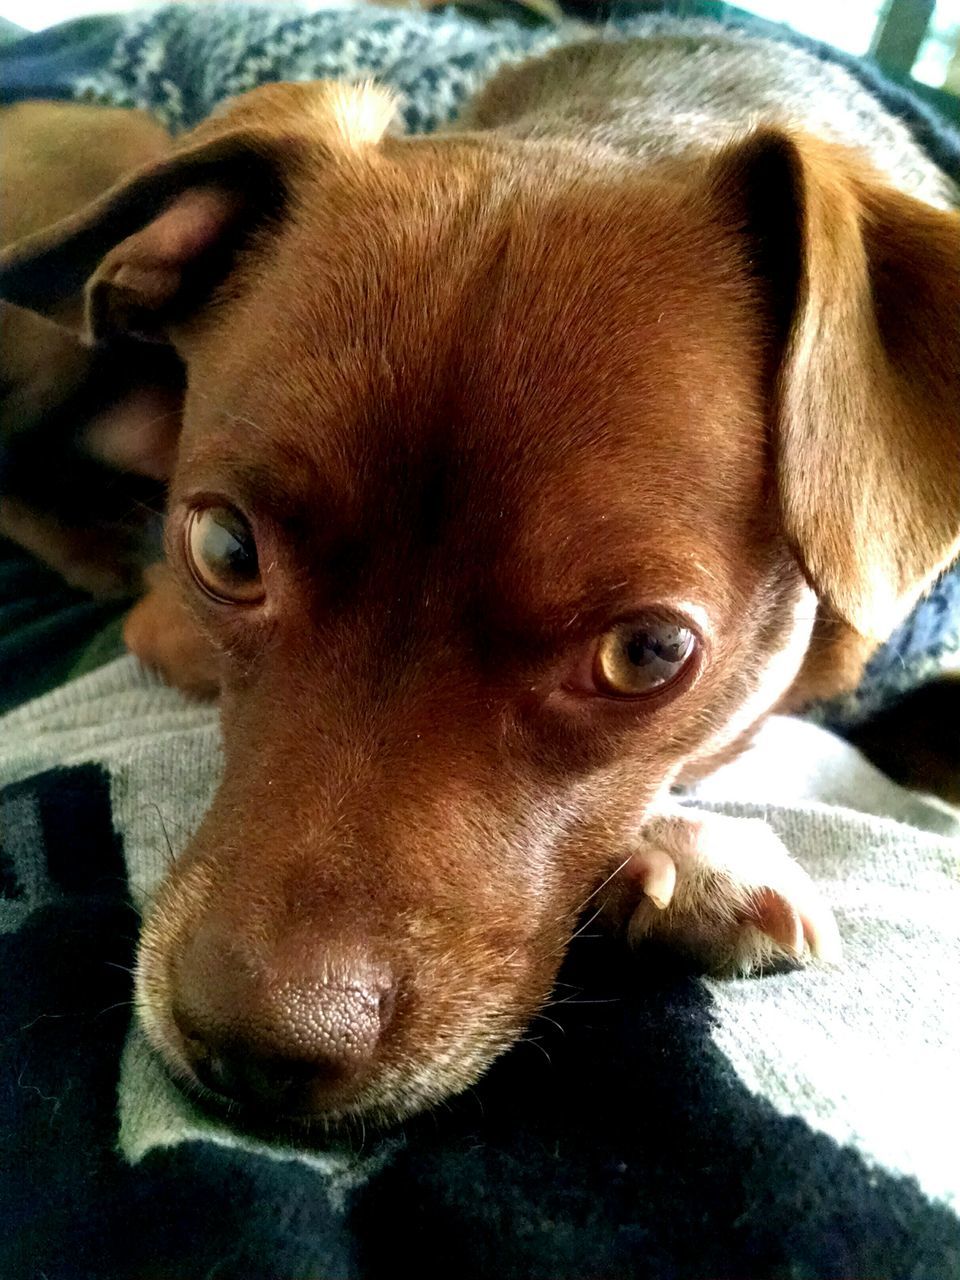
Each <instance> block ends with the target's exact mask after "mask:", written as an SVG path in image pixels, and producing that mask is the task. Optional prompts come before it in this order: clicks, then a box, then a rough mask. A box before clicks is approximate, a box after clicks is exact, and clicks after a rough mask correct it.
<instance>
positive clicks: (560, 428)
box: [2, 42, 960, 1118]
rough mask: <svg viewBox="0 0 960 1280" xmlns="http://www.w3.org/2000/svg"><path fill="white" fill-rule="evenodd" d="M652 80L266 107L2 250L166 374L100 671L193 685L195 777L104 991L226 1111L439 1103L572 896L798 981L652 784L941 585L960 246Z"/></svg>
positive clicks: (823, 679) (317, 94)
mask: <svg viewBox="0 0 960 1280" xmlns="http://www.w3.org/2000/svg"><path fill="white" fill-rule="evenodd" d="M668 52H669V51H668ZM681 53H682V51H679V52H678V51H677V50H673V52H672V54H671V55H670V56H676V57H679V56H680V54H681ZM647 56H648V50H647V49H646V48H645V47H644V42H629V43H625V44H620V45H617V44H612V43H610V44H607V43H602V42H598V43H596V44H585V45H583V46H581V47H579V48H571V49H566V50H564V51H561V52H559V53H557V54H554V55H552V56H551V57H549V58H547V59H544V60H543V61H542V62H536V63H531V64H529V65H527V66H525V67H521V68H519V69H517V70H514V71H510V72H508V73H505V74H503V75H501V76H500V77H498V79H497V81H496V82H495V83H494V85H493V86H492V87H491V88H490V89H489V90H488V92H487V93H486V94H485V95H484V96H483V97H482V98H481V99H480V101H479V102H477V103H476V104H475V105H474V108H473V110H472V113H471V115H470V117H469V118H468V119H467V120H465V122H464V124H463V126H462V129H461V130H459V131H451V132H449V133H447V134H445V135H442V136H435V137H431V138H421V139H416V138H410V139H407V138H400V137H395V136H391V134H390V132H389V125H390V119H391V103H390V101H389V100H388V98H387V97H386V96H385V95H384V94H383V93H381V92H379V91H377V90H375V89H373V88H369V87H353V88H348V87H342V86H331V85H322V84H321V85H275V86H270V87H267V88H263V89H260V90H257V91H255V92H254V93H252V94H250V95H248V96H246V97H244V98H242V99H240V100H238V101H237V102H236V103H234V104H233V105H232V106H231V107H230V108H229V109H228V110H227V111H226V112H224V113H223V114H221V115H219V116H218V117H217V118H216V119H213V120H210V121H208V122H207V123H205V124H204V125H203V126H201V127H200V128H199V129H197V130H196V131H195V132H194V133H193V134H192V135H190V136H189V137H187V138H185V139H184V140H183V141H182V142H181V143H180V144H179V145H178V147H177V150H176V154H175V155H173V156H172V157H171V158H170V159H168V160H166V161H162V162H161V163H159V164H156V165H154V166H152V167H149V168H146V169H143V170H141V171H140V172H139V173H137V174H135V175H134V176H133V177H132V178H130V179H129V180H128V181H127V182H126V183H124V184H123V185H121V186H120V187H118V188H117V189H115V190H114V191H113V192H111V193H110V194H109V195H107V196H105V197H103V198H102V199H100V200H99V201H97V202H95V203H94V204H93V205H92V206H90V207H89V208H87V209H86V210H84V211H83V212H82V213H80V214H78V215H76V216H74V217H72V218H70V219H68V220H66V221H65V222H62V223H61V224H60V225H59V226H58V227H57V228H55V229H53V230H52V231H50V232H48V233H45V234H43V235H40V236H38V237H34V238H33V239H32V240H30V241H28V242H26V243H24V244H21V245H20V246H19V247H18V249H17V251H16V252H14V253H13V254H11V255H8V257H7V258H6V260H5V263H4V265H3V273H2V276H3V288H4V291H5V294H6V296H7V297H9V298H11V299H12V300H13V301H14V302H17V303H20V304H22V305H25V306H31V307H34V308H38V309H41V310H50V309H52V308H54V307H56V306H58V305H60V304H61V302H62V299H63V297H64V296H65V295H66V294H68V293H69V292H70V291H71V290H72V289H73V288H74V287H75V286H76V284H78V283H79V282H80V281H81V280H84V279H86V278H87V277H89V283H88V285H87V320H86V324H87V330H88V334H89V335H90V336H91V337H92V338H95V339H102V338H104V337H108V336H110V335H115V334H117V333H124V334H127V333H131V332H132V333H136V334H139V335H142V336H145V337H149V338H157V337H161V336H167V337H169V338H170V340H171V341H172V342H173V343H174V344H175V346H176V348H177V350H178V351H179V352H180V354H181V355H182V357H183V359H184V361H185V362H186V366H187V369H188V377H189V389H188V394H187V402H186V410H185V417H184V426H183V433H182V437H181V441H180V447H179V452H178V457H177V462H176V467H175V470H174V473H173V476H172V478H171V487H170V503H169V517H168V523H167V568H166V570H165V571H164V576H163V577H162V578H159V579H157V580H156V581H155V585H154V590H153V591H152V592H151V594H150V595H148V596H147V597H146V598H145V600H144V601H143V602H142V604H141V605H140V606H139V607H138V609H137V610H136V611H135V613H134V614H133V615H132V617H131V620H130V624H129V627H128V639H129V642H130V644H131V647H132V648H133V649H134V651H135V652H137V653H139V654H140V655H141V657H143V659H144V660H145V661H147V662H150V663H153V664H155V665H157V666H159V667H160V668H161V669H162V670H163V671H164V672H165V674H166V675H167V676H168V678H169V679H170V680H171V681H172V682H173V683H182V684H185V685H186V686H187V687H190V688H192V689H198V688H203V687H205V686H210V687H211V688H213V687H216V688H219V690H220V693H221V706H222V723H223V735H224V750H225V776H224V779H223V782H222V785H221V787H220V790H219V792H218V794H217V796H216V799H215V801H214V804H213V806H212V808H211V810H210V812H209V813H208V815H207V817H206V819H205V820H204V822H203V824H202V825H201V827H200V829H199V831H198V832H197V833H196V835H195V837H194V838H193V840H192V842H191V844H190V846H189V848H188V850H187V851H186V853H185V854H184V856H183V857H182V858H181V859H180V860H179V861H178V862H177V864H176V865H175V866H174V867H173V868H172V870H171V872H170V875H169V878H168V880H167V882H166V884H165V885H164V887H163V889H162V891H161V893H160V894H159V896H158V898H157V900H156V902H155V904H154V906H153V909H152V911H151V912H150V914H149V916H148V919H147V920H146V924H145V930H144V935H143V940H142V945H141V951H140V958H139V965H138V975H137V991H138V1002H139V1009H140V1012H141V1015H142V1017H143V1020H144V1023H145V1025H146V1027H147V1030H148V1033H149V1035H150V1037H151V1039H152V1041H153V1043H154V1044H155V1046H156V1047H157V1049H158V1050H159V1051H160V1053H161V1054H162V1055H163V1056H164V1058H165V1059H166V1060H167V1062H168V1063H169V1064H170V1066H171V1067H172V1069H173V1070H174V1071H175V1072H178V1073H180V1074H182V1075H184V1076H185V1077H189V1078H190V1079H192V1080H194V1081H195V1082H196V1081H199V1082H201V1083H202V1084H204V1085H206V1086H208V1087H209V1088H210V1089H211V1090H213V1091H214V1092H215V1093H216V1094H218V1095H221V1096H225V1097H227V1098H229V1099H231V1100H234V1101H238V1102H241V1103H244V1104H247V1105H249V1106H251V1107H259V1108H260V1109H261V1110H263V1111H265V1112H266V1113H267V1114H268V1115H273V1116H290V1115H297V1116H302V1117H308V1118H338V1117H343V1116H347V1115H351V1114H357V1113H361V1112H362V1113H365V1114H372V1115H377V1116H380V1117H382V1118H392V1117H396V1116H398V1115H403V1114H406V1113H408V1112H410V1111H412V1110H414V1109H416V1108H418V1107H421V1106H423V1105H425V1104H427V1103H429V1102H430V1101H432V1100H434V1099H437V1098H439V1097H442V1096H443V1095H444V1094H446V1093H448V1092H450V1091H452V1090H455V1089H457V1088H461V1087H463V1086H464V1085H466V1084H467V1083H468V1082H470V1081H471V1080H472V1079H474V1078H475V1077H476V1076H477V1074H478V1073H479V1072H480V1071H481V1070H482V1068H483V1067H484V1066H485V1065H486V1064H487V1063H489V1062H490V1060H491V1059H492V1058H493V1057H494V1056H495V1055H496V1054H497V1053H499V1052H500V1051H501V1050H502V1049H503V1048H504V1047H505V1046H506V1045H508V1044H509V1043H510V1042H511V1041H512V1040H513V1039H514V1038H515V1037H516V1035H517V1034H518V1032H519V1031H520V1029H521V1028H522V1027H523V1026H524V1025H525V1023H526V1021H527V1020H528V1019H529V1017H530V1016H531V1015H532V1013H533V1012H534V1011H535V1010H536V1008H537V1007H538V1005H539V1004H540V1003H541V1002H542V1001H543V1000H544V998H545V997H546V995H547V994H548V992H549V990H550V988H551V985H552V983H553V980H554V977H555V974H556V970H557V967H558V964H559V961H560V958H561V955H562V952H563V950H564V948H565V946H566V943H567V941H568V939H569V937H570V934H571V931H572V929H573V927H574V924H575V921H576V920H577V918H578V916H579V914H580V913H581V911H582V910H583V909H584V907H585V906H587V905H588V904H589V906H590V907H591V909H593V908H600V907H602V908H603V909H604V910H605V911H606V913H607V915H608V917H609V919H610V920H611V922H612V923H614V924H616V923H618V922H619V923H627V922H629V929H630V933H631V934H632V936H634V937H646V936H650V935H657V936H660V937H663V938H666V939H668V940H671V941H673V942H675V943H676V944H677V945H680V946H684V947H686V948H687V949H688V950H691V951H692V952H693V953H694V954H696V955H697V956H698V957H700V959H701V960H702V961H703V962H704V964H705V965H706V966H707V967H709V968H710V969H712V970H714V971H717V972H732V971H740V972H746V971H750V970H752V969H755V968H757V967H759V966H761V965H762V964H764V963H765V962H766V961H768V960H770V959H772V958H776V957H777V956H783V955H787V956H790V957H794V958H800V957H804V956H809V955H814V956H816V955H820V956H824V957H827V958H829V957H831V956H834V955H836V953H837V947H838V942H837V934H836V929H835V926H834V923H833V919H832V916H831V913H830V911H829V909H828V908H827V907H826V905H825V904H824V903H823V902H822V901H821V900H820V899H819V897H818V894H817V892H816V891H815V889H814V887H813V885H812V884H811V882H810V881H809V880H808V879H807V877H806V876H805V874H804V873H803V872H802V871H801V870H800V868H799V867H797V866H796V864H795V863H793V862H792V861H791V859H790V858H789V856H788V855H787V853H786V851H785V849H784V848H783V846H782V845H781V844H780V843H779V842H778V840H777V839H776V837H775V836H774V835H773V834H772V833H771V832H770V831H769V830H768V829H767V828H766V827H765V826H764V825H763V824H761V823H755V822H741V821H735V820H733V819H730V818H723V817H717V816H715V815H708V814H701V813H696V812H693V811H690V810H684V811H679V810H674V809H672V808H671V806H670V802H669V791H670V788H671V786H673V785H674V784H676V783H679V782H683V781H688V780H691V779H694V778H696V777H697V776H699V775H701V774H703V773H704V772H706V771H708V770H709V769H710V768H711V767H712V766H713V765H714V764H715V763H716V762H718V761H719V760H721V759H723V758H725V757H727V756H729V755H730V754H731V753H732V752H734V751H736V750H737V749H738V748H739V746H740V745H741V744H743V742H744V741H745V740H746V738H747V737H748V735H749V734H750V733H751V732H752V731H753V729H754V728H755V727H756V725H757V724H758V723H759V722H760V720H761V719H762V718H763V717H764V716H765V715H767V713H769V712H770V711H771V710H772V709H774V708H779V709H789V708H791V707H793V706H797V705H800V704H801V703H803V702H805V701H807V700H809V699H810V698H811V697H813V696H822V695H826V694H829V693H833V692H836V691H839V690H840V689H843V688H848V687H850V686H851V685H853V684H855V683H856V681H857V679H858V676H859V674H860V671H861V669H862V666H863V662H864V660H865V658H866V657H867V656H868V654H869V653H870V651H871V649H872V648H873V647H874V646H875V644H876V642H877V639H878V638H879V637H882V636H883V635H885V634H886V633H887V632H888V631H889V629H890V628H891V627H892V626H893V625H894V623H895V622H896V621H897V620H898V619H899V618H900V617H901V616H902V615H903V614H904V613H905V611H906V610H908V609H909V607H910V605H911V604H912V602H913V601H914V600H915V599H916V598H917V596H918V595H919V593H920V592H922V591H923V590H924V588H925V587H926V585H927V584H929V583H930V582H931V580H932V579H933V577H934V575H936V574H937V572H938V571H939V570H940V569H941V568H942V567H943V566H945V565H946V564H948V563H949V562H950V561H951V560H952V559H953V557H955V555H956V554H957V550H958V546H960V501H958V494H960V417H958V413H960V410H958V406H960V217H958V215H957V214H956V213H955V212H949V211H948V210H947V209H946V207H945V206H946V204H947V201H948V199H949V192H948V190H947V186H946V184H945V183H943V182H942V181H941V180H940V179H939V178H938V177H937V176H936V175H935V174H933V173H924V174H922V175H921V177H920V178H917V179H916V180H915V181H913V183H912V188H911V189H912V190H914V191H919V192H920V193H921V194H922V195H923V196H924V197H925V199H924V200H923V201H921V200H920V199H917V198H915V197H914V196H912V195H908V194H905V193H904V192H903V191H901V190H898V189H896V187H895V186H894V185H893V183H894V180H895V179H896V175H895V174H891V173H889V172H888V174H887V175H886V176H885V177H881V176H879V175H878V174H877V173H876V172H875V171H874V169H873V168H872V167H871V164H870V163H869V162H867V161H866V160H865V159H864V158H863V157H862V156H860V155H858V154H856V153H854V152H851V151H848V150H844V149H843V148H842V147H840V146H838V145H837V144H836V139H835V138H832V137H831V138H828V140H827V141H824V140H823V139H822V138H820V137H815V136H812V135H811V134H808V133H805V132H803V131H798V130H797V128H796V127H795V125H791V126H790V127H786V126H784V125H783V124H782V122H781V121H780V120H779V118H778V117H777V115H776V112H774V111H772V109H764V110H761V109H760V108H759V107H758V106H757V105H756V104H750V103H748V105H747V108H746V109H745V110H744V111H743V113H742V114H741V115H740V117H739V119H732V118H731V116H730V115H729V114H724V113H723V112H721V111H720V110H719V109H718V108H715V105H714V99H713V98H711V97H710V88H709V86H707V87H705V88H704V87H701V86H689V85H688V90H687V92H688V93H689V95H690V96H691V100H692V101H693V102H694V103H695V104H696V103H698V102H699V103H700V106H699V107H698V111H699V114H696V113H694V112H693V111H692V108H691V110H690V112H688V114H687V115H683V113H682V112H681V110H680V108H679V107H677V106H676V104H675V103H674V102H673V100H672V99H670V96H669V94H666V100H667V102H668V115H667V118H666V123H664V119H661V118H660V117H658V115H657V112H656V110H655V109H654V106H653V105H652V104H653V103H655V101H656V100H657V95H658V94H660V93H666V90H665V87H664V86H665V84H667V82H666V81H662V77H663V76H664V75H667V72H664V71H663V66H664V56H665V55H664V54H663V51H662V50H661V51H660V61H659V62H656V63H655V64H653V63H650V64H648V62H647V61H646V59H647ZM780 56H781V55H780V54H779V53H777V54H775V55H774V58H775V59H776V58H779V57H780ZM797 56H798V57H799V56H800V55H797ZM804 56H805V55H804ZM667 61H669V58H668V59H667ZM809 61H810V62H811V65H813V60H809ZM777 65H779V64H778V63H777V62H776V61H774V62H773V63H771V66H772V67H774V68H775V67H776V66H777ZM707 73H709V67H708V66H707V65H706V64H703V65H700V66H699V67H698V76H703V75H705V74H707ZM669 74H670V75H671V76H673V79H671V80H669V84H670V85H673V84H674V83H675V81H676V68H675V67H674V68H673V70H672V71H670V72H669ZM770 74H771V75H772V76H774V78H775V77H776V75H777V74H778V73H777V72H776V70H775V69H774V70H771V72H770ZM811 74H813V72H812V71H811ZM658 75H660V76H661V80H658V78H657V77H658ZM680 79H681V80H682V79H683V75H682V68H681V75H680ZM687 80H688V81H689V77H687ZM727 82H729V75H728V76H727ZM774 82H775V83H776V81H774ZM717 83H719V81H718V82H717ZM789 92H790V90H789V86H787V85H785V86H784V88H783V97H784V99H785V100H786V99H787V98H788V97H789ZM698 93H702V95H703V101H701V99H700V98H698V96H697V95H698ZM711 111H714V112H715V118H714V116H711V114H710V112H711ZM745 119H749V120H750V121H751V124H750V127H745V126H744V125H743V124H742V123H741V122H742V120H745ZM682 120H685V121H686V126H685V127H682V126H681V124H680V123H679V122H680V121H682ZM705 122H706V123H705ZM910 163H918V162H917V161H916V157H915V156H913V155H912V153H911V160H910ZM905 185H910V183H906V184H905ZM938 203H939V204H940V205H941V206H942V207H935V206H936V205H937V204H938ZM174 632H175V633H176V634H175V638H174V640H173V641H172V642H171V637H172V636H173V635H174ZM618 873H619V874H618Z"/></svg>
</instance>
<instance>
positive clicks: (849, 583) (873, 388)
mask: <svg viewBox="0 0 960 1280" xmlns="http://www.w3.org/2000/svg"><path fill="white" fill-rule="evenodd" d="M713 196H714V198H715V199H716V200H718V201H719V202H720V206H721V208H723V209H725V210H726V211H728V212H732V211H734V210H736V211H737V214H736V216H737V217H738V218H739V224H740V229H741V231H742V232H744V233H745V234H746V235H747V236H748V237H749V241H750V248H749V255H750V262H751V265H752V269H753V271H754V272H755V274H756V275H757V277H758V283H759V287H760V289H761V290H762V291H764V290H765V291H766V293H767V296H768V298H769V300H770V303H771V317H772V323H773V325H774V328H775V329H777V330H778V331H779V332H778V334H777V341H778V343H779V344H780V347H779V349H780V353H781V356H780V363H779V373H778V376H777V379H776V390H775V398H776V421H775V442H774V443H775V449H776V466H777V481H778V488H779V496H780V504H781V508H782V513H783V520H784V525H785V529H786V533H787V536H788V538H789V539H790V541H791V542H792V544H793V546H794V548H795V550H796V552H797V554H798V556H799V558H800V561H801V563H802V564H803V566H804V568H805V570H806V573H807V575H808V576H809V578H810V580H811V582H812V584H813V585H814V587H815V588H816V590H817V592H818V594H819V596H820V597H821V599H822V600H823V601H824V603H825V604H826V605H827V606H828V607H829V608H830V609H831V610H832V611H833V613H834V614H835V615H838V616H839V617H841V618H842V619H843V620H844V621H846V622H848V623H849V624H850V625H852V626H853V627H855V628H856V629H857V630H858V631H859V632H861V634H863V635H866V636H870V637H874V638H885V637H886V636H887V635H888V634H889V633H890V631H891V630H892V629H893V628H894V627H895V626H896V625H897V623H898V622H899V621H900V620H901V618H902V617H903V615H904V614H905V613H906V612H907V611H908V610H909V608H910V607H911V606H912V604H913V603H914V601H915V600H916V599H917V597H918V596H919V595H920V594H921V593H922V592H923V591H924V590H925V589H926V587H928V586H929V584H930V583H931V582H932V581H933V579H934V578H935V577H936V576H937V574H938V573H940V572H941V571H942V570H943V569H945V568H946V567H947V566H948V565H949V564H950V563H951V562H952V561H953V560H954V559H955V558H956V556H957V554H958V552H960V213H954V212H945V211H942V210H940V209H936V208H934V207H932V206H930V205H927V204H924V203H921V202H920V201H919V200H916V199H913V198H912V197H910V196H906V195H903V194H901V193H900V192H898V191H896V190H894V189H893V188H891V187H890V186H888V185H886V184H885V183H884V182H883V181H882V180H881V179H880V178H879V177H877V176H876V175H875V173H874V172H873V171H872V170H870V169H869V167H868V166H867V165H866V164H865V163H864V162H863V161H861V160H860V159H859V158H858V157H857V156H856V155H855V154H854V153H851V152H847V151H845V150H844V149H841V148H839V147H835V146H832V145H830V144H825V143H822V142H819V141H817V140H815V139H813V138H807V137H803V136H796V137H794V136H791V135H788V134H786V133H782V132H779V131H774V130H763V131H760V132H759V133H758V134H756V135H754V136H753V137H752V138H751V139H749V140H748V141H747V142H746V143H744V144H741V145H738V146H734V147H732V148H730V149H729V150H727V151H726V152H725V153H723V154H722V155H721V156H720V158H719V159H718V161H717V167H716V169H715V171H714V175H713Z"/></svg>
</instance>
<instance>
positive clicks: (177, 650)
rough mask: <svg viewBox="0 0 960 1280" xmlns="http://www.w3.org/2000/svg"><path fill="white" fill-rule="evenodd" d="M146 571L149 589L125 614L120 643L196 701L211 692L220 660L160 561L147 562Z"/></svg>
mask: <svg viewBox="0 0 960 1280" xmlns="http://www.w3.org/2000/svg"><path fill="white" fill-rule="evenodd" d="M145 577H146V581H147V585H148V587H149V590H148V592H147V594H146V595H145V596H144V597H143V599H142V600H139V601H138V602H137V604H136V605H134V607H133V609H132V610H131V611H130V613H128V614H127V616H126V618H125V620H124V624H123V640H124V643H125V644H126V646H127V648H128V649H129V650H130V652H131V653H133V654H135V655H136V656H137V657H138V658H139V659H140V661H141V662H142V663H143V665H144V666H145V667H148V668H149V669H150V670H151V671H154V672H156V673H157V675H159V676H160V677H161V679H162V680H164V681H166V683H167V684H169V685H172V686H173V687H174V688H175V689H179V690H180V691H181V692H182V693H186V694H188V695H189V696H190V697H191V698H197V699H200V700H201V701H209V700H211V699H213V698H216V697H217V695H218V693H219V692H220V676H219V666H218V663H217V657H216V654H215V652H214V651H213V649H212V648H211V646H210V642H209V641H208V640H207V639H206V638H205V637H204V636H203V635H201V633H200V631H199V630H198V629H197V626H196V624H195V623H194V622H193V620H192V619H191V618H190V616H189V615H188V613H187V612H186V610H185V609H184V607H183V604H182V602H181V600H180V597H179V594H178V592H177V590H176V587H175V585H174V583H173V580H172V579H171V577H170V575H169V573H168V572H167V570H166V569H165V567H164V566H163V565H151V567H150V568H149V569H148V570H147V571H146V574H145Z"/></svg>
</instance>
